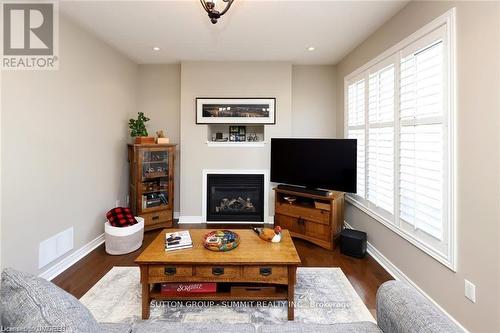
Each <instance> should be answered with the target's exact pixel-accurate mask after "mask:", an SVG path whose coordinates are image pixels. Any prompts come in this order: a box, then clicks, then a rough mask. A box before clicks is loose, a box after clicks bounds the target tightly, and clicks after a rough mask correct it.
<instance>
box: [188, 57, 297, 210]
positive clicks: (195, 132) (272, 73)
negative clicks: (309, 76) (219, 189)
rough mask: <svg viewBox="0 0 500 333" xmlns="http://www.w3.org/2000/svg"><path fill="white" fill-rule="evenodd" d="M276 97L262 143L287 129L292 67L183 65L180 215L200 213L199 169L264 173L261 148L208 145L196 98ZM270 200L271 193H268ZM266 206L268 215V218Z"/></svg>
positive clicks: (265, 153) (265, 166)
mask: <svg viewBox="0 0 500 333" xmlns="http://www.w3.org/2000/svg"><path fill="white" fill-rule="evenodd" d="M235 96H237V97H269V96H271V97H276V125H267V126H266V129H265V135H266V140H269V139H270V138H271V137H288V136H290V134H291V129H292V116H291V113H292V105H291V103H292V65H291V64H289V63H272V62H271V63H264V62H234V63H227V62H224V63H222V62H221V63H219V62H186V63H182V73H181V151H182V154H181V168H182V173H181V182H180V184H181V193H180V204H181V206H180V209H181V216H201V215H202V170H203V169H269V161H270V144H269V143H268V144H266V145H265V147H264V148H232V149H227V148H225V149H224V148H213V147H208V146H207V144H206V141H207V137H208V135H207V126H208V125H196V123H195V99H196V97H235ZM270 194H271V195H270V200H269V201H270V202H272V200H273V199H272V198H273V197H272V193H270ZM272 208H273V207H272V205H270V214H273V210H271V209H272Z"/></svg>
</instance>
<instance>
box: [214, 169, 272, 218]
mask: <svg viewBox="0 0 500 333" xmlns="http://www.w3.org/2000/svg"><path fill="white" fill-rule="evenodd" d="M206 198H207V202H206V208H207V210H206V213H207V221H244V222H263V221H264V175H262V174H207V197H206Z"/></svg>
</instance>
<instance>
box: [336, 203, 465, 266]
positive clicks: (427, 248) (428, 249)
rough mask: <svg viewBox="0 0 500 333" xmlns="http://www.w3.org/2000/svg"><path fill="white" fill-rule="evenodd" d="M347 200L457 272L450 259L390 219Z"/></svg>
mask: <svg viewBox="0 0 500 333" xmlns="http://www.w3.org/2000/svg"><path fill="white" fill-rule="evenodd" d="M345 199H346V201H347V202H349V203H350V204H352V205H353V206H355V207H356V208H358V209H359V210H361V211H363V212H364V213H365V214H367V215H368V216H370V217H371V218H373V219H375V220H377V221H378V222H380V224H382V225H383V226H385V227H387V228H388V229H389V230H391V231H392V232H394V233H395V234H397V235H398V236H401V237H402V238H403V239H404V240H407V241H408V242H410V243H411V244H412V245H414V246H416V247H417V248H418V249H420V250H421V251H423V252H424V253H426V254H428V255H429V256H431V257H432V258H434V259H435V260H437V261H439V262H440V263H441V264H443V265H444V266H446V267H448V268H449V269H451V270H452V271H454V272H456V268H455V266H453V265H452V264H451V263H450V262H448V259H446V258H444V257H443V256H442V255H441V254H440V253H439V252H437V251H435V250H434V249H433V248H432V247H430V246H429V245H427V244H425V243H423V242H422V241H420V240H419V239H418V238H416V237H415V236H413V235H412V234H410V233H407V232H405V231H404V230H403V229H400V228H398V227H397V226H395V225H394V224H393V223H392V222H391V221H389V220H388V219H386V218H385V217H383V216H382V215H379V214H377V213H376V212H375V211H373V210H372V209H369V208H368V207H366V206H365V205H364V204H362V203H361V202H359V201H357V200H356V199H354V198H353V197H351V196H349V195H346V196H345Z"/></svg>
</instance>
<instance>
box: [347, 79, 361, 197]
mask: <svg viewBox="0 0 500 333" xmlns="http://www.w3.org/2000/svg"><path fill="white" fill-rule="evenodd" d="M347 100H348V104H347V105H348V106H347V108H348V112H347V116H348V120H347V123H348V127H349V128H348V130H347V138H349V139H357V140H358V151H357V177H356V178H357V184H356V188H357V192H356V194H357V195H359V196H360V197H362V198H364V197H365V80H364V79H361V80H359V81H357V82H355V83H353V84H350V85H349V87H348V93H347Z"/></svg>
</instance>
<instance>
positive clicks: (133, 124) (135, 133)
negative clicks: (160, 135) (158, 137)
mask: <svg viewBox="0 0 500 333" xmlns="http://www.w3.org/2000/svg"><path fill="white" fill-rule="evenodd" d="M148 121H149V118H148V117H146V116H145V115H144V112H137V119H132V118H131V119H129V121H128V128H130V136H131V137H133V138H135V143H136V144H150V143H155V138H153V137H149V136H148V131H147V129H146V122H148Z"/></svg>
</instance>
